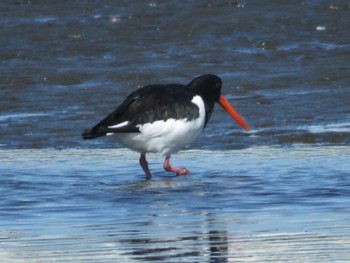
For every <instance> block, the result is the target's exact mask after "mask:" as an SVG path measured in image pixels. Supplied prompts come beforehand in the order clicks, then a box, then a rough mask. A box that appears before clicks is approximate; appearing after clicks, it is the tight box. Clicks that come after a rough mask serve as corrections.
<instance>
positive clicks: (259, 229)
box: [0, 146, 350, 262]
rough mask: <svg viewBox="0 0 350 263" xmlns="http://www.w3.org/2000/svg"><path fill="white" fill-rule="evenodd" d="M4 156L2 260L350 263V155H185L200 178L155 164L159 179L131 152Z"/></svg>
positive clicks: (312, 151) (325, 151)
mask: <svg viewBox="0 0 350 263" xmlns="http://www.w3.org/2000/svg"><path fill="white" fill-rule="evenodd" d="M96 156H98V158H97V157H96ZM0 157H1V159H2V160H4V162H3V163H2V167H1V171H0V172H1V173H2V174H3V179H2V184H1V196H2V200H1V207H2V209H1V213H0V214H1V225H2V228H1V236H2V238H1V251H0V255H1V256H2V258H5V259H8V260H9V261H11V262H12V260H14V261H16V259H17V260H18V261H22V260H23V261H25V262H31V261H33V262H36V260H39V261H45V262H47V261H56V260H58V261H64V262H67V261H94V262H95V261H99V262H104V261H106V262H108V261H109V260H112V259H117V260H118V262H133V261H139V260H141V261H144V262H149V261H154V262H237V261H248V262H249V261H253V262H256V261H259V262H261V261H293V262H294V261H299V262H301V261H302V262H306V261H316V260H321V261H330V260H333V259H336V260H339V261H341V260H344V261H345V260H347V259H348V258H349V256H350V252H349V251H350V227H349V223H348V216H349V212H350V206H349V196H350V190H349V187H350V177H349V174H348V164H347V161H348V159H349V157H350V150H349V148H348V147H304V146H298V147H293V148H289V149H281V148H266V147H257V148H249V149H246V150H237V151H236V150H233V151H184V152H181V153H179V154H178V155H177V157H176V158H174V162H175V163H178V164H180V163H181V165H185V166H187V167H188V168H189V169H191V170H192V171H193V172H192V174H191V175H189V176H180V177H174V176H170V175H168V174H165V173H164V172H163V171H161V160H159V159H158V158H155V156H153V157H152V158H151V159H150V162H151V163H152V165H151V169H152V171H153V172H154V178H153V180H144V179H143V174H142V172H141V169H140V168H139V167H138V166H137V155H136V154H133V153H131V152H130V151H128V150H123V149H122V150H106V149H105V150H94V151H90V150H73V149H70V150H61V151H59V150H2V151H0ZM208 160H210V161H209V162H208ZM123 260H124V261H123Z"/></svg>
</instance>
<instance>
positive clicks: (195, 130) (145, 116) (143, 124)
mask: <svg viewBox="0 0 350 263" xmlns="http://www.w3.org/2000/svg"><path fill="white" fill-rule="evenodd" d="M221 87H222V81H221V79H220V78H219V77H217V76H215V75H210V74H206V75H202V76H200V77H197V78H195V79H193V80H192V81H191V82H190V83H188V84H187V85H182V84H167V85H148V86H145V87H143V88H140V89H138V90H135V91H133V92H132V93H131V94H130V95H129V96H128V97H127V98H126V99H125V100H124V101H123V102H122V103H121V104H120V105H119V107H118V108H117V109H116V110H114V111H113V112H112V113H111V114H109V115H108V116H107V117H106V118H104V119H103V120H102V121H100V122H99V123H98V124H96V125H95V126H94V127H93V128H92V129H89V130H86V131H85V132H84V133H83V134H82V136H83V138H84V139H94V138H97V137H100V136H104V135H114V136H115V138H116V140H117V141H119V143H121V144H122V145H124V146H126V147H128V148H130V149H131V150H134V151H137V152H139V153H141V157H140V165H141V167H142V168H143V170H144V172H145V174H146V178H147V179H150V178H151V177H152V175H151V172H150V171H149V168H148V163H147V160H146V153H149V152H152V153H160V154H162V155H163V156H165V161H164V165H163V168H164V169H165V170H166V171H168V172H174V173H176V174H177V175H185V174H188V173H189V171H188V170H187V169H185V168H174V167H172V166H171V165H170V155H171V154H173V153H176V152H177V151H179V150H180V149H181V148H183V147H184V146H185V145H187V144H189V143H190V142H191V141H193V140H194V139H195V138H196V137H197V136H198V135H199V134H200V133H201V132H202V130H203V129H204V128H205V126H206V124H207V122H208V120H209V118H210V116H211V114H212V112H213V108H214V103H215V102H217V103H219V104H220V105H221V106H222V107H223V108H224V109H225V110H226V111H227V113H228V114H229V115H231V117H232V118H233V119H234V120H236V121H237V123H238V124H239V125H240V126H242V128H244V129H245V130H247V131H248V130H249V127H248V125H247V124H246V123H245V122H244V121H243V120H242V118H241V117H240V116H239V115H238V113H237V112H236V111H235V110H234V109H233V108H232V107H231V106H230V104H229V103H228V102H227V100H226V99H225V98H224V96H222V95H221Z"/></svg>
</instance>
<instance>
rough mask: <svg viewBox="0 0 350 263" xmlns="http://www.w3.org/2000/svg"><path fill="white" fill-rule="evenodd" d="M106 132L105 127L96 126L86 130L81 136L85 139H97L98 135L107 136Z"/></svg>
mask: <svg viewBox="0 0 350 263" xmlns="http://www.w3.org/2000/svg"><path fill="white" fill-rule="evenodd" d="M106 134H107V133H106V131H105V129H101V127H96V126H95V127H93V128H92V129H87V130H85V131H84V132H83V134H82V135H81V136H83V139H95V138H97V137H101V136H105V135H106Z"/></svg>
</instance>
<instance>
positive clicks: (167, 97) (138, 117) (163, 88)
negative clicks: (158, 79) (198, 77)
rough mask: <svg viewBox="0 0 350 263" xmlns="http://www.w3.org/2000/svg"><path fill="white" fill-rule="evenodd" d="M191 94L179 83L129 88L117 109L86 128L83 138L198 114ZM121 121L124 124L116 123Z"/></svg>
mask: <svg viewBox="0 0 350 263" xmlns="http://www.w3.org/2000/svg"><path fill="white" fill-rule="evenodd" d="M193 96H194V93H193V92H191V91H189V90H188V89H187V87H186V86H184V85H180V84H170V85H150V86H145V87H143V88H141V89H138V90H135V91H134V92H132V93H131V94H130V95H129V96H128V97H127V98H126V99H125V100H124V101H123V103H122V104H120V106H119V107H118V108H117V109H116V110H114V111H113V112H112V113H111V114H109V115H108V116H107V117H106V118H104V119H103V120H102V121H100V122H99V123H98V124H97V125H95V126H94V127H93V128H92V129H89V130H87V131H85V132H84V133H83V138H84V139H93V138H96V137H99V136H104V135H106V134H107V133H133V132H139V125H142V124H145V123H152V122H155V121H157V120H167V119H169V118H174V119H184V118H187V119H188V120H191V119H194V118H197V117H198V116H199V112H198V107H197V105H195V104H193V103H191V100H192V99H193ZM122 123H123V124H124V125H121V126H117V125H118V124H122ZM126 123H127V124H126ZM125 124H126V125H125ZM113 126H117V127H115V128H113ZM111 127H112V128H111Z"/></svg>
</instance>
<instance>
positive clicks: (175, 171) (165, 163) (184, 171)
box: [163, 156, 191, 175]
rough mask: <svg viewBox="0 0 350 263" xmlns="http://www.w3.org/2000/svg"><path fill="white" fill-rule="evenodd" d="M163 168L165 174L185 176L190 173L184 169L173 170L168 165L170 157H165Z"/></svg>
mask: <svg viewBox="0 0 350 263" xmlns="http://www.w3.org/2000/svg"><path fill="white" fill-rule="evenodd" d="M163 168H164V170H165V171H167V172H173V173H176V175H187V174H190V173H191V172H190V171H189V170H187V169H186V168H174V167H172V166H171V165H170V156H167V157H166V158H165V161H164V165H163Z"/></svg>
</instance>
